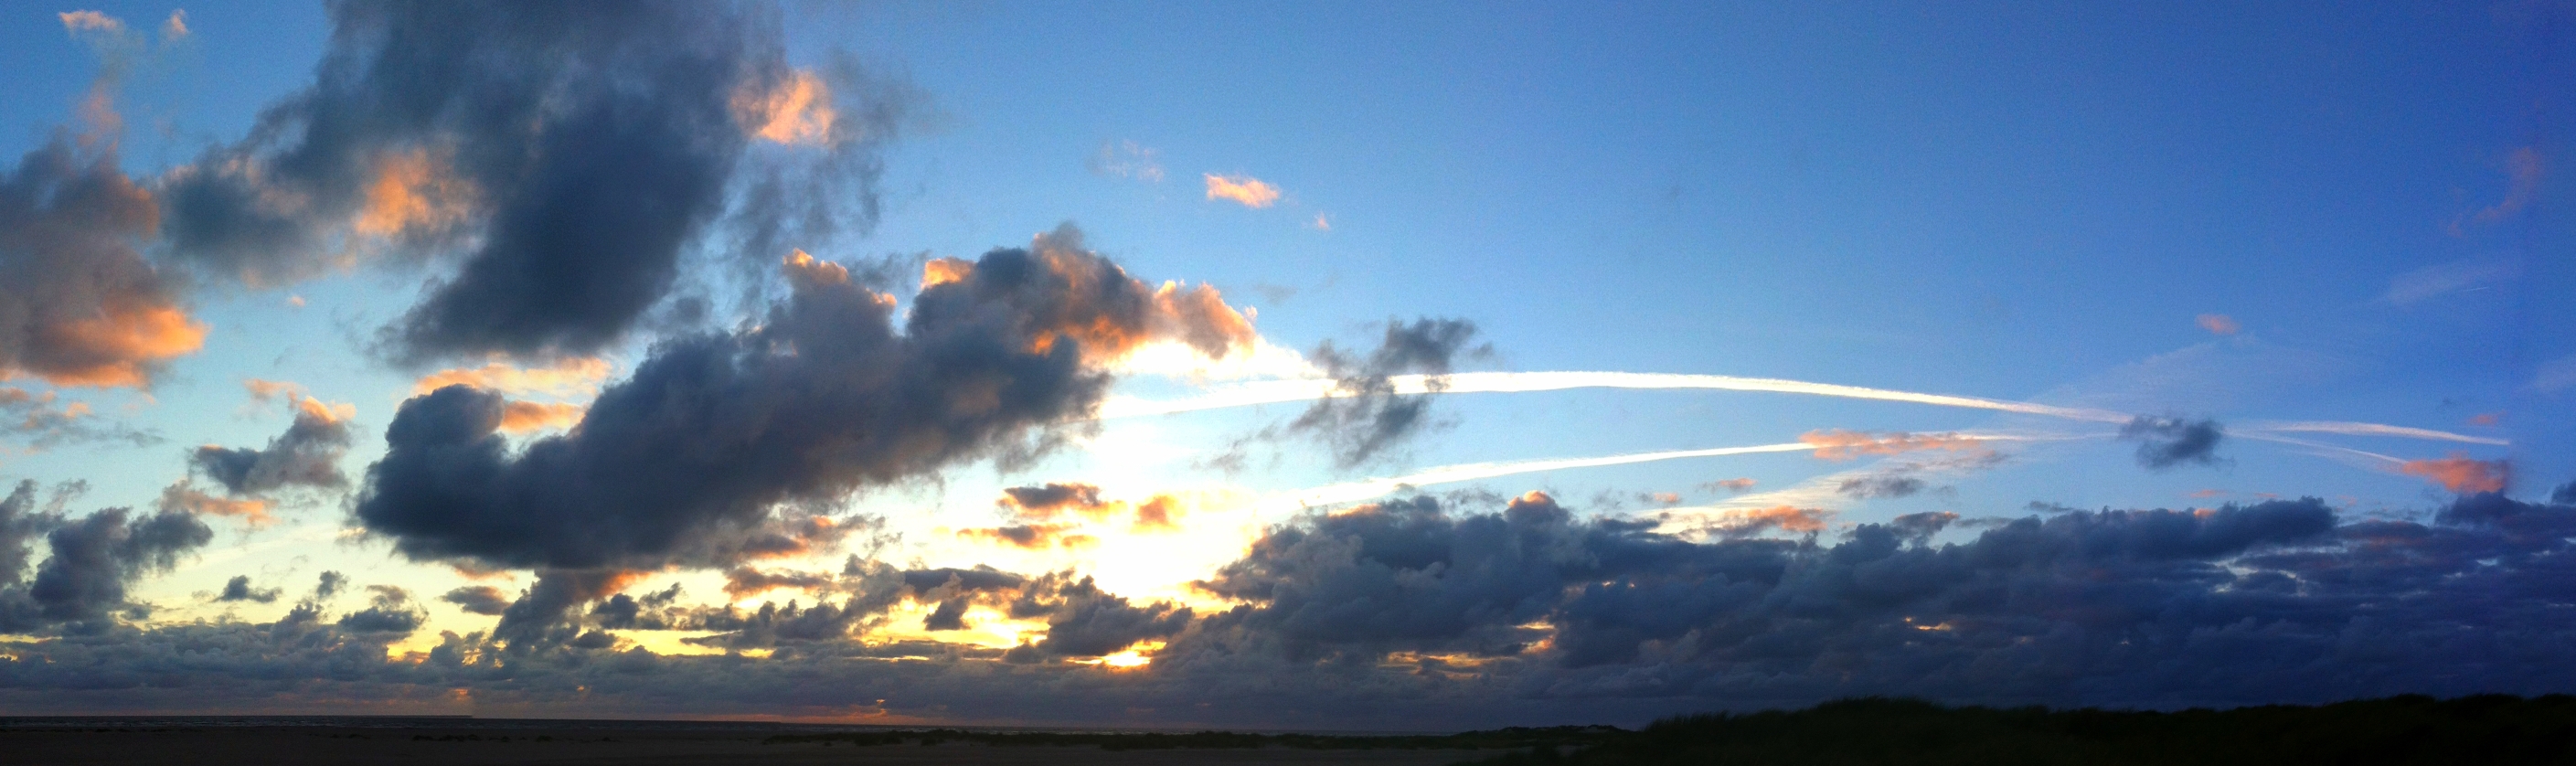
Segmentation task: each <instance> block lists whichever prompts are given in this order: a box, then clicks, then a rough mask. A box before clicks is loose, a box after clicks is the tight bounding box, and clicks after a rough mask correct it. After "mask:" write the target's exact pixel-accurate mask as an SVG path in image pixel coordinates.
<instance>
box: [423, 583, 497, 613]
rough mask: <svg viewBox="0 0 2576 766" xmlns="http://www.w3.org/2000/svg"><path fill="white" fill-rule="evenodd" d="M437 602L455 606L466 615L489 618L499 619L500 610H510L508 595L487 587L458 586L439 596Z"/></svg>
mask: <svg viewBox="0 0 2576 766" xmlns="http://www.w3.org/2000/svg"><path fill="white" fill-rule="evenodd" d="M438 600H440V601H445V602H447V603H450V604H455V605H456V606H457V608H460V609H464V610H465V611H466V613H467V614H480V615H486V616H491V617H499V616H501V611H502V610H504V609H508V608H510V597H509V595H507V594H504V593H502V592H501V589H500V588H495V587H492V586H489V585H460V586H457V587H456V588H455V589H454V590H450V591H448V592H447V593H446V594H444V595H441V596H439V597H438Z"/></svg>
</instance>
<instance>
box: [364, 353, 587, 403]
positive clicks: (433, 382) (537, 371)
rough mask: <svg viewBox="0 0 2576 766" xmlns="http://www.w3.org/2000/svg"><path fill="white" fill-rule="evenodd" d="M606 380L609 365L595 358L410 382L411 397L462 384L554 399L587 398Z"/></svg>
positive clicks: (459, 371) (469, 370)
mask: <svg viewBox="0 0 2576 766" xmlns="http://www.w3.org/2000/svg"><path fill="white" fill-rule="evenodd" d="M607 378H608V362H607V360H603V359H600V358H598V357H588V356H584V357H574V358H571V359H565V360H563V361H560V362H556V363H554V364H552V365H549V366H543V367H519V366H515V365H512V364H509V363H507V362H492V363H489V364H485V365H483V366H481V367H460V368H456V369H448V370H439V371H437V372H433V373H430V374H428V375H424V376H421V378H420V380H418V381H415V382H413V383H412V386H411V392H412V395H413V396H419V395H421V394H426V393H429V392H431V391H436V390H439V389H442V388H446V387H448V386H453V385H458V384H463V385H468V386H473V387H475V388H481V389H486V390H491V391H499V392H503V393H512V394H549V395H553V396H587V395H589V394H591V393H593V392H596V391H598V390H599V382H600V381H602V380H606V379H607Z"/></svg>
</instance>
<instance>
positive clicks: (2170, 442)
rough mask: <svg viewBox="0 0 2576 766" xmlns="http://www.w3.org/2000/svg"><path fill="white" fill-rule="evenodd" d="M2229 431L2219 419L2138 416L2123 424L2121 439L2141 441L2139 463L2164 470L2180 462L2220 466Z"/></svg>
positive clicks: (2182, 463) (2180, 463)
mask: <svg viewBox="0 0 2576 766" xmlns="http://www.w3.org/2000/svg"><path fill="white" fill-rule="evenodd" d="M2226 436H2227V430H2226V429H2225V428H2224V427H2222V426H2220V425H2219V424H2218V421H2216V420H2210V419H2207V418H2203V419H2200V420H2191V419H2188V418H2182V417H2170V416H2169V417H2153V416H2148V415H2139V416H2137V417H2135V418H2132V419H2130V420H2129V423H2128V425H2124V426H2121V427H2120V438H2122V439H2131V440H2135V441H2137V442H2139V444H2138V465H2142V466H2146V467H2148V468H2150V469H2154V470H2158V471H2161V470H2164V469H2167V468H2172V467H2174V466H2178V465H2184V464H2198V465H2217V464H2218V463H2219V462H2221V461H2220V460H2219V457H2218V443H2219V441H2220V440H2222V439H2225V438H2226Z"/></svg>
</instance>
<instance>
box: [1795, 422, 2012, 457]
mask: <svg viewBox="0 0 2576 766" xmlns="http://www.w3.org/2000/svg"><path fill="white" fill-rule="evenodd" d="M1798 441H1801V442H1805V443H1807V444H1809V445H1812V446H1814V447H1815V448H1816V457H1818V458H1822V459H1825V460H1850V459H1852V458H1856V457H1860V456H1862V455H1895V454H1900V453H1906V452H1913V451H1916V450H1927V449H1938V450H1950V451H1954V452H1958V451H1968V450H1979V449H1984V448H1985V446H1986V443H1985V441H1984V440H1981V439H1978V438H1976V437H1971V436H1960V435H1957V434H1948V433H1940V434H1910V433H1906V432H1903V431H1896V432H1891V433H1888V434H1885V435H1873V434H1868V433H1863V432H1860V431H1845V430H1842V429H1834V430H1831V431H1808V432H1806V433H1804V434H1799V435H1798Z"/></svg>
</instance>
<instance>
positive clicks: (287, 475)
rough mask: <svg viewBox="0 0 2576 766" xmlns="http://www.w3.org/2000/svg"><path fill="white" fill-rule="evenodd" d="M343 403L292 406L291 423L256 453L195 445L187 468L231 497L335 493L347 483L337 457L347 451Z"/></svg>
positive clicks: (308, 399) (315, 401)
mask: <svg viewBox="0 0 2576 766" xmlns="http://www.w3.org/2000/svg"><path fill="white" fill-rule="evenodd" d="M352 414H354V410H351V409H349V408H348V406H347V405H339V406H337V407H334V406H333V405H328V404H324V403H323V402H322V400H319V399H315V398H312V397H309V396H308V397H304V398H303V399H300V400H298V401H297V402H296V404H295V422H294V423H292V424H290V425H288V426H287V427H286V433H283V434H279V435H278V436H277V438H274V439H270V440H269V441H268V446H266V447H263V448H260V449H249V448H239V447H217V446H211V445H210V446H204V447H198V448H197V449H196V450H195V451H193V452H190V453H189V455H188V464H189V466H190V467H191V468H194V469H195V470H196V471H197V472H198V473H200V474H203V475H204V476H205V477H206V478H207V479H210V480H213V481H214V482H215V483H216V484H219V485H222V486H223V488H224V490H225V491H226V492H229V493H232V494H233V495H236V496H240V495H258V494H263V493H268V492H274V491H277V490H281V489H287V488H291V487H308V488H313V489H339V488H342V487H346V486H348V485H349V477H348V476H347V475H346V474H343V473H341V471H340V458H341V457H342V456H344V455H347V454H348V452H349V444H350V435H349V421H348V419H349V417H350V416H351V415H352Z"/></svg>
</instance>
